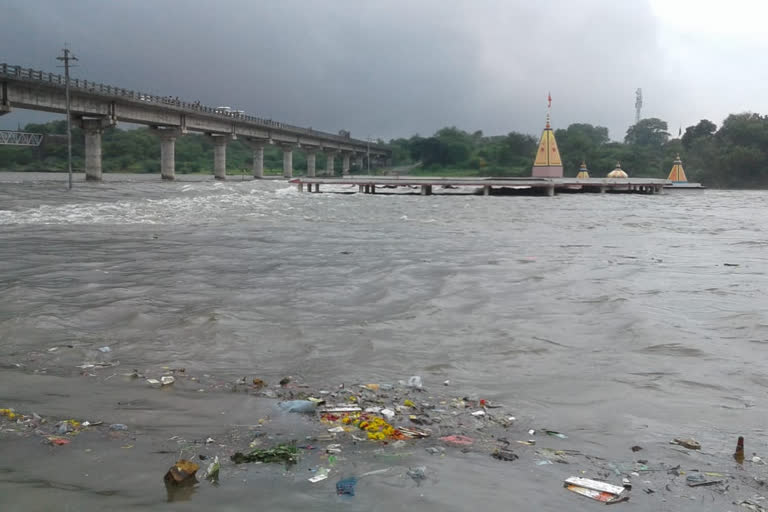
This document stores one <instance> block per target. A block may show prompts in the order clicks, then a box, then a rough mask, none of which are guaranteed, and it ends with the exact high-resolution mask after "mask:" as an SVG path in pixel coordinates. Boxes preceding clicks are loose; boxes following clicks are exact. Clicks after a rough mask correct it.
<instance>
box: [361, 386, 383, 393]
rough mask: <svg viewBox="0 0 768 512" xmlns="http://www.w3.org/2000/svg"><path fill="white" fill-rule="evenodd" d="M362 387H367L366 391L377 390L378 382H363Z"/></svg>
mask: <svg viewBox="0 0 768 512" xmlns="http://www.w3.org/2000/svg"><path fill="white" fill-rule="evenodd" d="M362 387H363V389H367V390H368V391H373V392H374V393H375V392H378V391H379V385H378V384H364V385H363V386H362Z"/></svg>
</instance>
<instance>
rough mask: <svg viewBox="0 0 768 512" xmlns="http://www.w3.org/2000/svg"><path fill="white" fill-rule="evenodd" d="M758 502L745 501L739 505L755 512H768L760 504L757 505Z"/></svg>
mask: <svg viewBox="0 0 768 512" xmlns="http://www.w3.org/2000/svg"><path fill="white" fill-rule="evenodd" d="M756 501H757V500H744V501H741V502H739V505H741V506H742V507H744V508H746V509H748V510H752V511H754V512H768V509H766V508H765V507H763V506H762V505H760V504H759V503H756Z"/></svg>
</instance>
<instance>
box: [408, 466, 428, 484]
mask: <svg viewBox="0 0 768 512" xmlns="http://www.w3.org/2000/svg"><path fill="white" fill-rule="evenodd" d="M406 474H407V475H408V476H409V477H411V478H413V479H414V480H415V481H416V482H420V481H422V480H426V478H427V467H426V466H416V467H415V468H408V471H407V473H406Z"/></svg>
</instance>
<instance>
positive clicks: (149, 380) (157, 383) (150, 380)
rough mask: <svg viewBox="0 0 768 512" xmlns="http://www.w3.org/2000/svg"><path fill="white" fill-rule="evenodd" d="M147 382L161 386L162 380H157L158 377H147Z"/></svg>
mask: <svg viewBox="0 0 768 512" xmlns="http://www.w3.org/2000/svg"><path fill="white" fill-rule="evenodd" d="M147 383H148V384H150V385H152V386H159V385H160V381H159V380H157V379H147Z"/></svg>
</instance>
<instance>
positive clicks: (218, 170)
mask: <svg viewBox="0 0 768 512" xmlns="http://www.w3.org/2000/svg"><path fill="white" fill-rule="evenodd" d="M211 139H213V177H214V178H216V179H217V180H225V179H227V142H228V141H227V136H225V135H212V136H211Z"/></svg>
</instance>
